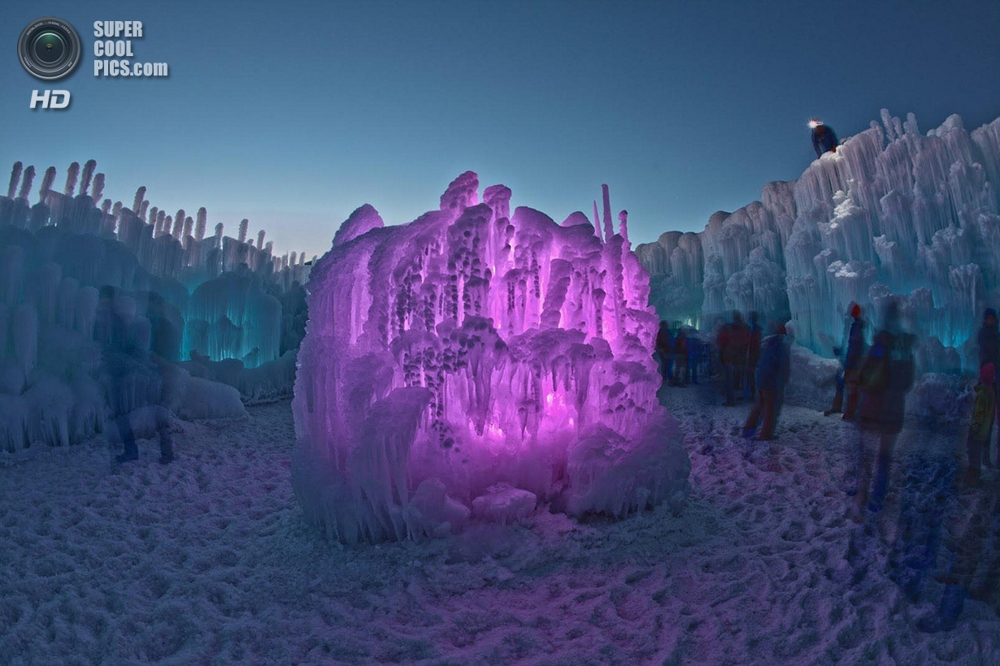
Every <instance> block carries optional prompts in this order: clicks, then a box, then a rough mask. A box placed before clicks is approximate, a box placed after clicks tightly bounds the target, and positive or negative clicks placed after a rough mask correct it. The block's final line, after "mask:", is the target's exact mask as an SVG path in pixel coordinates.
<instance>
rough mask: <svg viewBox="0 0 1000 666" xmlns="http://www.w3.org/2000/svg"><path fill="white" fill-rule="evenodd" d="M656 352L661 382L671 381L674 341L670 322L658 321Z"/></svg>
mask: <svg viewBox="0 0 1000 666" xmlns="http://www.w3.org/2000/svg"><path fill="white" fill-rule="evenodd" d="M656 354H657V356H659V357H660V375H661V376H662V379H663V383H664V384H667V383H673V381H672V380H673V368H672V367H671V366H672V365H673V354H674V341H673V336H672V335H671V334H670V324H668V323H667V322H665V321H661V322H660V330H659V331H657V332H656Z"/></svg>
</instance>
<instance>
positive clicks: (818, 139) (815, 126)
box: [809, 118, 839, 158]
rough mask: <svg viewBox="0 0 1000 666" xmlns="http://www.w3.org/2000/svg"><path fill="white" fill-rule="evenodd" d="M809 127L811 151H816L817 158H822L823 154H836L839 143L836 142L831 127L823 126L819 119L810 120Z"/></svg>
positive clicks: (835, 136)
mask: <svg viewBox="0 0 1000 666" xmlns="http://www.w3.org/2000/svg"><path fill="white" fill-rule="evenodd" d="M809 127H810V128H812V142H813V149H814V150H815V151H816V157H817V158H818V157H822V156H823V153H835V152H837V145H838V144H839V141H837V135H836V134H834V132H833V128H832V127H830V126H829V125H826V124H824V123H823V121H822V120H820V119H819V118H813V119H812V120H810V121H809Z"/></svg>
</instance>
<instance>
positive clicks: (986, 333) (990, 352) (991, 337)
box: [976, 308, 1000, 468]
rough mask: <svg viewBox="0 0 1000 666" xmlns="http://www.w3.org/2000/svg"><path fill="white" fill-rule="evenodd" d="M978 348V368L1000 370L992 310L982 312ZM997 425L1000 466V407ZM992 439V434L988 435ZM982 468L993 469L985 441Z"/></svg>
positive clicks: (999, 336) (998, 327) (999, 329)
mask: <svg viewBox="0 0 1000 666" xmlns="http://www.w3.org/2000/svg"><path fill="white" fill-rule="evenodd" d="M976 342H977V343H978V347H979V367H980V368H982V367H983V366H984V365H986V364H987V363H992V364H993V367H994V368H1000V324H998V322H997V312H996V310H994V309H993V308H986V310H984V311H983V325H982V326H981V327H980V329H979V335H978V336H977V337H976ZM998 389H1000V385H998V383H997V381H996V380H994V385H993V390H994V392H998ZM993 420H994V421H995V422H996V424H997V456H996V457H997V462H996V465H997V466H1000V405H997V411H996V414H995V416H994V419H993ZM990 438H992V432H991V433H990ZM982 461H983V466H984V467H987V468H993V466H994V463H993V462H992V461H991V460H990V441H989V439H987V440H986V445H985V448H984V450H983V458H982Z"/></svg>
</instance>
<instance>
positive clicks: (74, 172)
mask: <svg viewBox="0 0 1000 666" xmlns="http://www.w3.org/2000/svg"><path fill="white" fill-rule="evenodd" d="M79 175H80V163H79V162H73V163H72V164H70V165H69V168H68V169H66V188H65V189H64V190H63V194H65V195H66V196H68V197H71V196H73V193H74V192H76V178H77V176H79Z"/></svg>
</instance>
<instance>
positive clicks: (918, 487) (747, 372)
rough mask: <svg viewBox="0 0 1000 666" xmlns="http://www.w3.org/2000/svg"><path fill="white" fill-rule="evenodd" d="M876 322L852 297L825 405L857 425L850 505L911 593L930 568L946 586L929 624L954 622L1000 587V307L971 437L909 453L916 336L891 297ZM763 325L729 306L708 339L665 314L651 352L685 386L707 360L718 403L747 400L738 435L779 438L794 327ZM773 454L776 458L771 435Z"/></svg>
mask: <svg viewBox="0 0 1000 666" xmlns="http://www.w3.org/2000/svg"><path fill="white" fill-rule="evenodd" d="M869 329H870V324H869V322H868V320H867V319H866V317H865V313H864V312H863V310H862V308H861V307H860V306H859V305H858V304H856V303H851V304H850V305H849V306H848V308H847V312H846V313H845V325H844V331H843V337H842V341H841V343H840V344H839V345H837V346H835V347H834V348H833V352H834V355H835V357H836V358H837V359H838V360H839V362H840V371H839V372H838V373H837V377H836V382H835V386H836V388H835V393H834V397H833V403H832V405H831V406H830V408H829V409H827V410H826V411H825V412H823V414H824V415H826V416H831V415H835V414H840V415H841V418H842V419H843V420H845V421H848V422H851V423H852V425H853V426H854V427H852V428H849V429H848V430H846V431H845V432H846V433H848V436H849V437H851V438H853V440H854V444H853V445H852V450H853V451H854V454H853V461H852V463H851V465H850V466H849V467H850V469H849V470H848V473H847V478H846V479H845V487H844V490H845V491H846V494H847V495H848V498H849V499H848V501H847V502H846V510H847V513H848V515H849V516H850V518H851V519H852V520H854V521H855V522H857V523H859V524H860V525H862V526H864V530H863V534H867V535H869V536H870V535H871V534H872V533H873V532H880V533H881V534H882V536H883V538H884V539H885V540H886V542H887V543H888V544H889V546H890V572H889V574H890V576H891V577H892V578H893V580H895V581H896V582H897V583H898V584H899V585H900V586H901V588H902V589H903V591H904V592H905V594H906V596H907V597H908V598H910V599H911V600H914V601H916V600H919V599H921V598H924V597H925V595H927V594H928V586H927V581H928V578H929V577H933V578H936V579H937V580H938V581H940V582H943V583H944V584H945V587H944V593H943V595H942V597H941V599H940V603H939V604H938V609H937V612H936V613H934V614H933V615H931V616H928V617H926V618H923V619H922V620H921V621H920V622H919V623H918V624H919V628H920V629H921V630H924V631H928V632H934V631H941V630H948V629H951V628H953V627H954V626H955V624H956V622H957V621H958V618H959V616H960V615H961V613H962V609H963V606H964V601H965V599H966V598H967V597H970V596H971V597H973V598H977V599H981V600H987V601H990V600H992V601H993V602H996V601H997V597H998V595H1000V589H998V588H1000V493H998V492H997V483H996V482H997V481H1000V474H995V473H994V472H993V470H995V469H997V468H998V467H1000V401H998V399H997V395H998V391H1000V385H998V378H997V370H996V369H997V367H998V365H1000V324H998V318H997V313H996V311H995V310H993V309H987V310H986V311H985V312H984V315H983V323H982V327H981V328H980V331H979V334H978V336H977V345H978V351H979V370H978V381H977V383H976V384H975V386H974V388H973V393H974V399H973V401H972V407H971V410H970V412H971V413H970V416H969V427H968V429H967V430H964V429H963V434H962V437H963V439H964V445H963V443H962V441H961V440H957V441H955V443H954V445H953V446H945V447H942V446H941V445H940V444H939V443H938V444H935V445H932V446H924V447H921V446H913V447H910V449H909V450H908V452H907V455H906V456H905V457H904V459H903V460H897V459H896V458H897V456H896V448H897V447H896V444H897V440H898V439H899V437H900V434H901V433H902V432H903V431H904V426H905V425H906V398H907V395H908V394H909V392H910V390H911V389H912V387H913V385H914V381H915V375H916V363H915V360H914V349H915V346H916V338H915V336H914V335H913V334H912V333H910V332H907V331H906V330H904V327H903V324H902V318H901V313H900V304H899V301H898V300H897V299H895V298H888V299H886V301H885V303H884V308H883V310H882V311H881V312H880V317H879V326H878V328H877V330H874V332H873V333H871V334H869ZM763 330H764V325H763V322H762V321H761V318H760V317H759V316H758V315H757V313H753V312H751V313H749V315H748V317H747V319H746V320H745V319H744V317H743V315H742V314H741V313H739V312H734V313H732V315H731V317H730V319H729V320H728V321H725V322H723V321H721V320H717V321H716V323H715V326H714V327H713V334H712V337H711V340H712V343H711V344H709V343H706V342H704V341H703V340H702V338H701V337H700V336H699V334H698V332H697V331H695V330H694V329H690V328H689V329H687V330H685V329H684V328H683V327H671V326H670V325H668V324H667V323H666V322H662V323H661V325H660V333H659V335H658V336H657V342H656V352H657V355H658V356H659V360H660V363H661V369H662V371H663V381H664V384H665V385H670V386H684V385H685V384H686V383H687V379H688V377H690V376H692V371H691V369H692V368H697V367H699V366H701V368H702V369H701V371H700V372H701V376H702V377H703V378H705V379H707V380H708V382H707V383H709V384H713V385H714V386H715V388H716V391H717V393H716V395H718V396H719V397H718V398H716V399H720V400H722V403H721V404H722V405H723V406H726V407H733V406H736V405H737V404H738V403H739V402H741V401H742V402H745V403H746V404H748V405H750V411H749V414H748V415H747V417H746V420H745V421H744V422H743V426H742V429H741V430H742V435H743V436H744V437H746V438H749V439H751V440H763V441H772V442H773V440H774V439H775V438H776V436H777V426H778V420H779V417H780V413H781V406H782V403H783V401H784V393H785V388H786V387H787V385H788V381H789V376H790V372H791V354H790V348H791V344H792V336H791V335H790V333H791V331H790V330H789V329H788V328H786V322H785V321H783V320H779V321H774V322H771V323H770V324H769V325H768V326H767V329H766V330H767V335H763ZM869 340H870V344H869ZM692 350H698V351H697V352H696V353H695V352H692ZM682 356H683V357H684V360H683V361H682V362H680V363H679V362H678V358H680V357H682ZM994 431H996V432H997V434H996V436H995V438H994V435H993V433H994ZM933 441H934V442H941V441H954V440H949V439H948V438H947V437H937V438H934V439H933ZM994 442H995V443H994ZM771 455H772V463H774V461H776V460H777V450H776V449H775V448H774V444H773V443H772V444H771ZM963 466H964V474H962V473H960V472H961V470H962V468H963ZM774 468H775V469H780V465H774ZM984 468H985V469H986V470H989V472H988V473H986V472H984V471H983V470H984ZM986 481H989V483H986ZM889 505H892V506H891V508H889ZM984 571H985V573H984Z"/></svg>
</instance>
